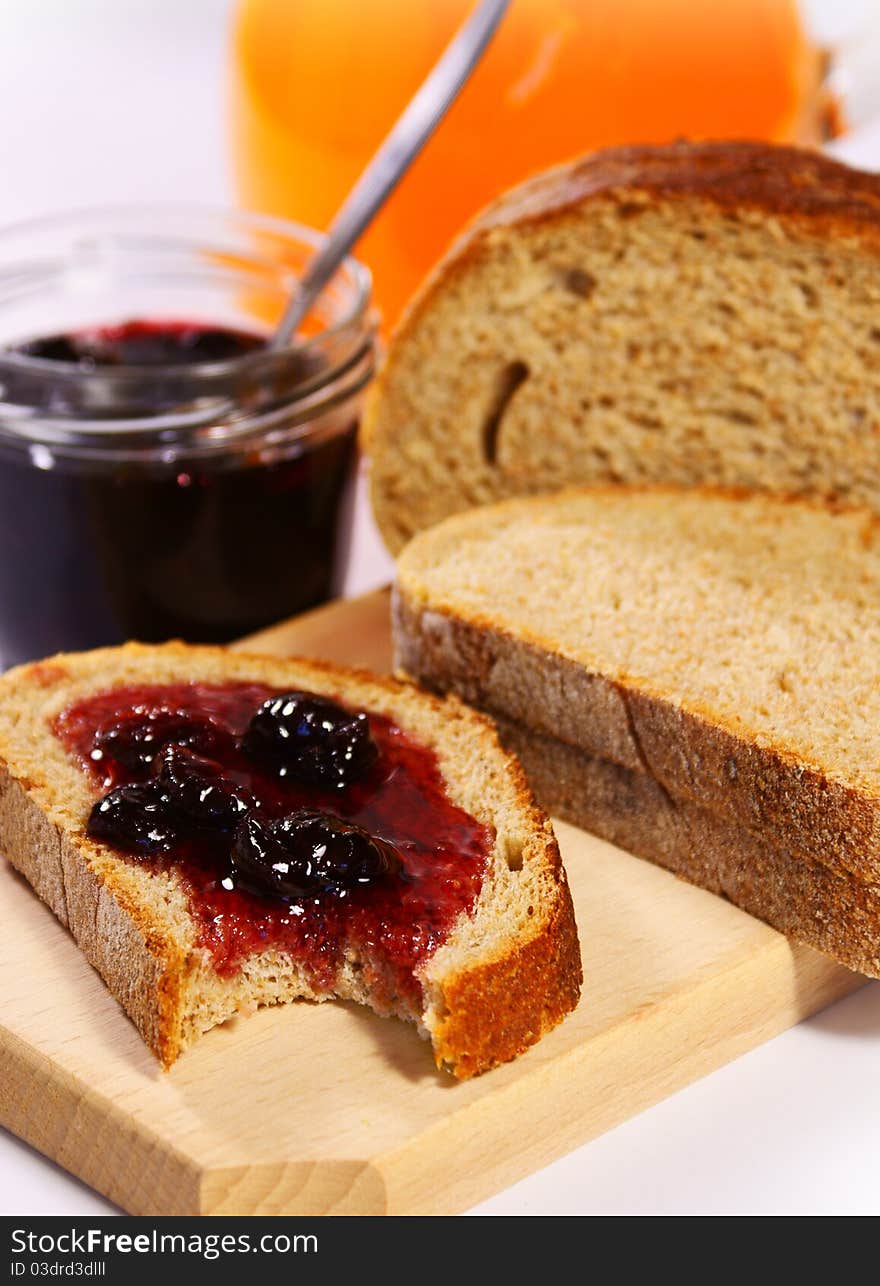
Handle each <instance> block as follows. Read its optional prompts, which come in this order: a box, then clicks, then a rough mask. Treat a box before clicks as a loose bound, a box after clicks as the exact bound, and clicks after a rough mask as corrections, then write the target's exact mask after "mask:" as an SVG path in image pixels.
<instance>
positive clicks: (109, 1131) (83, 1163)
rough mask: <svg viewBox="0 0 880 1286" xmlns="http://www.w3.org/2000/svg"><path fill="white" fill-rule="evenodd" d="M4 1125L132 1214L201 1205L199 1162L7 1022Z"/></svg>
mask: <svg viewBox="0 0 880 1286" xmlns="http://www.w3.org/2000/svg"><path fill="white" fill-rule="evenodd" d="M0 1125H2V1126H3V1127H4V1128H5V1129H7V1130H10V1131H11V1132H12V1133H13V1134H15V1135H17V1136H18V1137H19V1138H20V1139H23V1140H24V1142H25V1143H27V1144H29V1145H30V1146H31V1147H33V1148H36V1150H37V1151H38V1152H41V1153H42V1154H43V1155H44V1156H46V1157H48V1158H49V1159H50V1160H51V1161H54V1162H55V1164H56V1165H59V1166H61V1167H62V1168H63V1169H65V1170H68V1171H69V1172H70V1173H71V1174H73V1175H75V1176H76V1177H77V1178H78V1179H80V1180H82V1182H83V1183H87V1184H88V1185H89V1186H90V1187H92V1188H94V1189H95V1190H96V1191H97V1192H100V1193H101V1194H102V1195H103V1196H105V1197H106V1198H107V1199H108V1200H109V1201H112V1202H114V1203H115V1204H116V1205H118V1206H121V1207H122V1208H123V1209H124V1210H126V1211H128V1213H129V1214H133V1215H153V1216H161V1215H165V1214H169V1213H174V1214H179V1215H189V1214H192V1215H195V1214H198V1213H199V1212H200V1200H199V1192H200V1186H201V1173H200V1167H199V1165H198V1163H197V1162H196V1161H194V1160H192V1159H191V1158H190V1157H188V1156H186V1155H185V1154H184V1153H182V1152H180V1151H179V1150H177V1149H174V1148H171V1147H169V1146H168V1142H167V1140H166V1139H162V1138H160V1137H159V1136H157V1135H156V1134H155V1133H154V1132H153V1131H151V1130H150V1129H149V1128H148V1127H146V1126H145V1125H143V1123H141V1122H139V1121H137V1120H136V1119H133V1118H132V1117H131V1116H129V1115H128V1114H126V1113H124V1112H122V1111H120V1110H119V1109H118V1108H117V1107H115V1106H114V1104H113V1103H112V1102H111V1101H110V1100H108V1099H106V1098H102V1097H101V1096H100V1095H99V1094H98V1093H97V1092H96V1091H95V1090H93V1089H92V1088H91V1087H90V1086H89V1085H88V1083H87V1082H85V1081H84V1080H82V1079H80V1078H79V1077H77V1076H74V1075H73V1074H72V1073H70V1072H66V1071H64V1070H63V1069H62V1068H61V1067H59V1065H58V1064H55V1063H52V1062H51V1060H50V1059H49V1058H47V1057H46V1056H45V1055H44V1054H41V1053H40V1052H39V1051H38V1050H37V1049H36V1048H34V1047H33V1046H31V1045H28V1044H27V1043H26V1042H25V1041H23V1040H22V1039H21V1037H19V1036H17V1035H16V1034H15V1033H14V1032H11V1031H10V1030H9V1029H8V1028H6V1027H3V1026H0ZM135 1158H136V1159H137V1164H133V1160H134V1159H135ZM172 1206H173V1209H172Z"/></svg>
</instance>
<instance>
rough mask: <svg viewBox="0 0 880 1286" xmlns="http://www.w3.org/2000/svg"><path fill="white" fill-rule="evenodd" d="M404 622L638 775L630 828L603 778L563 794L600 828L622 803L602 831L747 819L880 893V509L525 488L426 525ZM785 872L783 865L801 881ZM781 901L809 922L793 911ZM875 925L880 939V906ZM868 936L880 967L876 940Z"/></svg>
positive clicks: (421, 665) (554, 725) (529, 719)
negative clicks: (595, 793) (526, 494)
mask: <svg viewBox="0 0 880 1286" xmlns="http://www.w3.org/2000/svg"><path fill="white" fill-rule="evenodd" d="M394 622H395V652H396V661H397V664H398V666H399V667H400V668H401V669H402V670H403V671H405V672H406V673H407V674H409V675H411V676H413V677H415V678H417V679H418V680H419V681H420V682H422V683H424V684H426V685H428V686H430V687H432V688H434V689H435V690H437V691H443V692H455V693H457V694H458V695H460V696H461V697H463V698H464V699H465V700H467V701H469V702H472V703H473V704H475V705H477V706H479V707H481V708H482V709H485V710H487V711H488V712H489V713H491V714H492V715H493V716H495V717H500V719H501V720H502V721H503V724H504V726H505V727H509V726H512V727H514V728H518V729H519V730H520V733H519V736H518V737H517V745H518V746H520V748H522V747H523V745H524V739H527V738H528V737H529V736H535V737H536V738H537V742H536V744H537V745H541V746H543V745H544V742H543V741H542V740H541V739H542V738H544V739H548V740H547V744H548V745H549V746H550V747H553V746H558V747H559V749H558V752H556V753H557V754H558V755H563V754H564V755H565V756H567V755H568V754H569V752H570V753H571V754H572V755H574V756H575V759H574V761H571V760H569V759H568V758H565V763H567V764H568V763H570V762H576V763H581V762H582V761H581V760H580V759H578V758H577V757H578V756H583V757H584V759H583V762H584V763H586V762H588V761H589V762H595V763H598V764H599V765H600V766H602V771H603V772H605V771H606V769H607V772H608V773H611V774H612V780H613V782H615V783H617V782H620V781H625V782H632V783H634V786H636V787H638V790H637V791H636V798H637V802H636V803H635V804H633V805H632V806H630V804H624V805H623V817H622V818H620V819H619V823H620V826H622V827H623V830H622V831H621V830H620V829H615V826H616V825H617V823H615V822H614V820H613V815H614V808H613V807H612V806H611V804H610V803H608V805H607V806H606V807H602V808H597V807H596V806H595V801H594V800H593V798H592V794H591V790H590V789H589V788H588V787H587V786H585V787H584V791H583V797H579V796H578V794H577V792H576V791H575V792H574V794H572V793H571V791H569V793H568V795H566V796H565V797H564V799H563V802H565V800H567V801H568V802H565V806H564V808H563V815H564V816H566V817H568V818H574V819H575V820H577V821H579V822H581V823H583V822H585V821H587V822H588V823H589V824H594V825H595V824H596V822H595V818H596V817H598V818H600V819H602V818H604V820H602V821H601V826H600V827H599V829H600V833H602V834H606V835H611V836H612V837H613V838H616V839H617V840H618V841H623V842H627V836H628V834H629V832H628V831H627V825H628V822H629V820H630V819H631V817H632V816H633V815H637V816H638V827H639V830H638V832H637V833H638V837H639V846H638V848H637V850H636V851H638V852H640V853H642V854H646V853H647V855H649V856H653V853H649V852H647V850H648V849H649V848H650V847H651V841H650V838H648V839H646V837H651V836H654V835H656V837H657V852H658V854H661V853H662V852H663V851H665V850H664V848H663V845H661V843H660V836H661V834H662V832H663V831H664V828H665V827H666V826H667V822H668V818H667V816H666V815H667V813H668V809H667V808H666V802H667V801H672V804H673V805H674V807H673V809H672V814H673V815H674V816H675V817H676V818H679V817H682V816H683V817H685V818H687V817H689V816H690V815H691V813H692V812H693V813H694V814H695V815H696V816H697V817H702V816H703V815H706V816H711V817H712V818H714V819H715V821H714V823H713V824H714V825H716V827H720V828H721V829H722V830H723V831H724V835H725V836H730V835H732V834H733V835H735V834H738V833H742V834H745V833H748V834H749V835H751V836H752V837H753V838H752V840H751V851H752V852H753V853H756V852H760V851H766V852H767V853H768V854H769V853H779V854H782V853H784V854H787V855H788V856H787V858H786V861H788V862H791V861H794V860H795V859H803V860H804V862H805V863H808V864H811V865H812V867H813V868H816V869H818V868H823V869H824V870H826V871H829V872H832V873H833V874H834V875H835V876H838V877H840V879H841V880H842V881H844V882H846V881H849V882H850V883H851V882H852V880H853V879H855V880H856V881H863V882H866V885H867V884H871V886H872V888H871V890H867V888H866V890H864V891H863V892H864V896H865V898H867V901H868V904H871V905H872V904H873V896H874V894H873V889H874V888H880V686H878V682H877V674H878V669H880V520H878V518H877V517H876V516H874V515H873V514H871V513H869V512H867V511H843V510H841V511H836V510H834V509H831V508H829V507H828V506H825V505H821V504H818V503H810V502H806V501H797V500H784V499H781V498H779V497H772V496H760V495H755V496H749V495H737V494H724V493H716V492H712V491H708V490H699V489H697V490H674V489H669V488H651V489H646V490H633V489H627V488H608V489H604V490H601V489H593V490H584V491H572V492H569V493H565V494H561V495H558V496H549V497H545V498H533V499H526V500H513V501H507V502H505V503H503V504H499V505H495V506H491V507H489V508H486V509H482V510H473V511H471V512H469V513H466V514H460V515H458V516H456V517H453V518H449V519H447V520H446V521H445V522H443V523H441V524H440V525H439V526H437V527H435V528H433V529H432V530H430V531H426V532H423V533H422V534H421V535H419V536H417V537H416V538H415V539H414V540H413V541H412V543H411V544H410V545H409V546H408V548H407V549H406V550H405V551H404V553H403V554H402V556H401V557H400V559H399V562H398V574H397V585H396V590H395V606H394ZM527 759H528V760H529V762H531V763H532V764H533V771H534V764H535V763H538V765H539V771H538V773H537V777H536V780H535V782H534V784H535V785H536V787H537V789H538V791H539V798H541V799H542V802H543V803H544V804H545V806H547V807H550V808H559V807H560V806H561V805H560V799H561V798H562V797H560V795H559V792H558V790H557V789H555V787H553V783H554V782H555V783H556V785H557V786H559V789H560V790H561V789H562V787H561V781H562V776H563V775H562V773H561V771H557V768H554V767H553V764H554V763H556V758H555V757H554V755H550V754H549V753H548V754H547V755H546V756H545V755H544V754H543V751H541V750H535V751H533V752H532V753H530V754H529V755H527ZM616 769H619V770H620V773H621V774H622V775H616ZM627 774H630V775H631V776H627ZM568 775H569V776H571V774H570V773H569V774H568ZM585 780H587V779H586V778H585ZM548 786H549V787H550V788H549V789H548ZM624 795H626V798H630V795H629V794H627V792H623V791H622V792H621V797H623V796H624ZM676 825H678V822H676ZM680 833H681V832H680V831H679V832H676V835H677V836H679V835H680ZM713 843H715V841H714V840H713ZM725 844H726V851H733V848H734V847H735V845H731V844H730V843H728V842H727V840H726V839H725ZM667 847H668V846H667ZM718 847H719V851H720V847H721V844H720V841H719V842H718ZM674 848H675V852H676V853H677V854H679V856H677V857H676V858H675V860H674V861H672V860H670V862H669V864H671V865H674V866H676V869H680V868H681V869H683V870H684V873H686V874H688V876H689V878H693V879H696V880H697V881H698V882H701V883H705V884H706V885H707V886H708V887H715V888H717V887H719V881H720V880H721V876H720V874H719V868H718V867H717V865H716V863H715V859H714V858H713V856H712V852H713V848H712V845H711V844H710V845H708V846H707V847H706V850H705V853H704V859H705V861H704V865H703V867H702V868H699V870H698V869H697V868H696V867H695V866H694V863H693V861H692V860H691V857H688V858H687V861H685V859H684V858H683V857H680V853H681V851H682V842H681V841H680V839H679V838H676V839H675V844H674ZM743 860H745V859H743ZM768 860H769V859H768ZM780 860H781V859H780ZM676 864H677V865H676ZM782 869H783V868H782V867H778V868H776V869H775V874H768V875H767V879H768V880H773V879H775V880H776V881H777V884H778V885H779V884H781V882H784V881H783V874H781V873H780V872H782ZM805 869H807V868H806V867H805ZM701 872H702V873H701ZM755 874H756V879H757V874H758V872H757V871H756V873H755ZM817 878H818V877H817ZM829 878H830V877H829ZM756 887H757V886H756ZM726 891H727V892H728V895H729V896H733V894H732V893H730V891H729V889H726ZM868 892H871V897H870V898H869V897H868ZM760 896H763V895H758V894H756V895H755V896H754V897H752V898H751V901H750V903H749V905H748V907H747V909H749V910H752V911H755V909H756V905H759V904H760ZM792 897H793V898H795V901H797V898H796V894H795V892H794V891H793V886H792ZM734 900H736V898H734ZM741 904H742V903H741ZM758 913H760V912H758ZM812 914H813V913H812V911H811V910H810V911H808V910H807V908H806V907H805V906H804V905H803V904H799V905H796V906H795V907H794V909H793V911H792V916H793V918H794V919H795V920H796V919H797V917H798V916H799V915H800V917H801V919H802V920H803V922H804V923H806V922H807V920H808V919H809V918H810V916H812ZM765 918H767V919H768V920H770V922H771V923H774V924H777V927H780V928H783V929H784V931H788V929H789V926H788V925H787V924H783V923H780V917H779V915H778V914H777V912H776V911H774V910H773V909H772V908H770V907H768V908H767V910H766V914H765ZM876 927H877V933H878V940H880V919H878V921H877V926H876ZM801 936H803V937H804V938H805V940H811V939H810V938H809V935H807V934H806V933H802V934H801ZM843 936H844V935H843V933H842V932H841V933H840V934H838V941H842V940H843ZM814 945H816V943H815V942H814ZM823 949H829V948H828V947H827V946H826V947H825V948H823ZM854 949H855V948H854ZM858 951H859V957H858V958H859V961H860V964H859V967H867V961H868V959H869V953H866V951H865V950H864V948H863V945H862V946H860V947H859V948H858ZM837 954H838V958H841V959H843V960H844V963H852V961H853V956H852V955H850V956H849V957H848V958H847V957H846V955H845V953H844V952H843V951H842V950H839V951H838V952H837ZM871 958H873V957H871Z"/></svg>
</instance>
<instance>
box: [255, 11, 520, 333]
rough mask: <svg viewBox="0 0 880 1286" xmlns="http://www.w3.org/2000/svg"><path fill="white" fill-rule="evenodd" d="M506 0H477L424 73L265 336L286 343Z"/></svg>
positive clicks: (459, 81)
mask: <svg viewBox="0 0 880 1286" xmlns="http://www.w3.org/2000/svg"><path fill="white" fill-rule="evenodd" d="M509 3H510V0H481V3H480V4H479V5H477V7H476V9H475V10H474V12H473V13H472V14H471V16H470V18H468V20H467V22H465V23H464V25H463V26H462V27H460V28H459V30H458V32H457V33H456V34H455V36H454V37H453V39H452V41H451V42H450V44H449V45H447V47H446V49H445V50H444V52H443V54H442V56H441V57H440V59H439V61H438V62H437V63H435V64H434V67H433V68H432V69H431V71H430V72H429V74H428V76H427V79H426V80H424V81H423V82H422V84H421V85H420V86H419V88H418V90H417V91H416V93H415V95H414V96H413V97H412V98H411V99H410V101H409V104H408V106H407V107H406V108H405V109H404V112H403V114H402V115H401V116H400V117H399V118H398V120H397V123H396V124H395V125H394V126H393V127H392V129H391V132H390V134H388V136H387V137H386V139H385V141H384V142H383V143H382V145H381V146H380V148H379V150H378V152H376V153H375V155H374V156H373V158H372V160H371V161H370V162H369V163H368V165H367V168H366V169H365V170H364V171H363V173H362V174H361V176H360V178H359V179H358V180H357V182H356V183H355V185H354V187H353V188H352V190H351V192H350V193H349V195H348V197H347V198H346V200H345V201H344V203H343V205H342V207H341V209H340V210H339V211H338V212H337V214H336V217H335V219H334V220H333V222H332V224H331V225H330V228H329V230H328V233H327V239H326V241H325V243H324V246H323V249H321V250H319V251H318V253H317V254H316V255H315V256H314V257H313V258H312V259H311V260H310V261H309V263H308V264H307V266H306V269H305V272H304V273H303V275H302V277H301V278H300V280H299V282H298V283H297V287H296V290H295V291H294V293H293V295H292V296H291V299H290V302H289V303H288V305H287V308H286V309H285V312H284V316H283V317H282V318H281V321H280V322H279V324H278V328H277V330H276V331H275V334H274V335H273V336H272V338H271V340H270V341H269V344H268V347H269V349H270V351H273V352H277V351H278V350H279V349H282V348H286V347H287V345H288V344H289V343H290V340H291V338H292V337H293V335H294V333H295V332H296V329H297V327H298V326H299V324H300V322H301V321H302V320H303V318H304V317H305V316H306V314H307V313H308V312H309V310H310V309H311V307H312V305H313V304H314V302H315V300H316V299H317V298H318V296H319V295H320V293H321V291H322V290H323V289H324V287H325V286H326V285H327V283H328V282H329V281H330V279H331V277H332V276H333V274H334V273H335V272H336V270H337V268H338V267H339V266H340V264H341V263H342V261H343V259H345V257H346V255H348V254H349V253H350V252H351V249H352V247H353V246H354V245H355V243H356V242H357V241H358V240H359V239H360V237H361V236H362V235H363V233H364V231H365V230H366V228H367V227H368V226H369V224H370V223H371V222H372V221H373V218H374V216H375V215H376V213H377V212H378V211H379V210H380V209H381V207H382V206H383V205H384V204H385V201H386V200H387V199H388V197H389V196H390V195H391V193H392V192H393V191H394V189H395V188H396V187H397V184H398V183H399V182H400V180H401V178H402V177H403V175H404V174H405V173H406V171H407V170H408V169H409V167H410V165H411V164H412V162H413V161H414V160H415V158H416V157H417V156H418V154H419V152H420V151H421V150H422V148H423V147H424V145H425V144H426V143H427V141H428V139H429V138H430V137H431V135H432V134H433V133H434V131H435V129H436V128H437V126H438V125H439V124H440V122H441V120H442V119H443V117H444V116H445V115H446V112H447V111H448V109H449V108H450V107H451V106H452V104H453V102H454V101H455V99H456V98H457V97H458V94H459V92H460V90H461V89H462V87H463V86H464V85H465V83H466V81H467V80H468V77H469V76H470V74H471V72H472V71H473V70H474V68H475V67H476V65H477V63H478V62H479V61H480V59H481V57H482V56H483V53H484V51H485V49H486V47H487V45H488V44H489V41H490V40H491V39H492V36H493V35H494V34H495V30H496V28H497V26H498V24H499V23H500V21H501V19H502V18H503V17H504V13H505V10H506V9H507V6H508V4H509Z"/></svg>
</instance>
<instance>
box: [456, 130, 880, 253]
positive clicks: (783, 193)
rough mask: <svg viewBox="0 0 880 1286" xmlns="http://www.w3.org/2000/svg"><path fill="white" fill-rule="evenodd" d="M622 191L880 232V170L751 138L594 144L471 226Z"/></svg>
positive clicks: (503, 222)
mask: <svg viewBox="0 0 880 1286" xmlns="http://www.w3.org/2000/svg"><path fill="white" fill-rule="evenodd" d="M618 192H633V193H635V192H641V193H644V194H646V195H647V196H650V197H653V198H671V199H675V198H679V197H696V198H698V199H700V200H705V201H708V202H710V203H711V204H712V205H715V206H717V207H718V208H719V209H722V210H742V209H755V210H760V211H762V212H763V213H765V214H769V215H777V216H781V217H783V218H785V217H789V216H794V217H797V218H806V219H810V220H826V219H830V220H833V221H834V223H835V224H836V225H837V226H838V227H839V228H841V230H843V229H844V228H847V227H848V228H849V230H851V231H852V233H853V234H854V235H863V234H865V233H866V232H873V233H875V234H877V235H878V236H880V176H878V175H876V174H871V173H869V172H868V171H866V170H857V169H853V168H852V167H851V166H848V165H844V164H842V163H841V162H839V161H834V160H832V159H831V158H830V157H828V156H825V155H823V154H822V153H820V152H815V151H812V150H808V149H806V148H802V147H785V146H782V145H780V144H776V143H761V142H757V141H752V140H733V141H724V142H716V141H712V140H705V141H700V142H688V141H679V142H675V143H668V144H665V145H651V146H648V145H641V146H627V147H612V148H607V149H605V150H603V151H599V152H594V153H592V154H591V155H589V156H585V157H583V158H581V159H579V160H576V161H574V162H569V163H568V164H564V165H560V166H556V167H554V168H553V169H551V170H547V171H545V172H544V173H543V174H540V175H538V176H536V177H535V178H533V179H529V180H527V181H526V182H525V183H523V184H521V185H520V186H518V187H516V188H513V189H511V191H509V192H507V193H505V194H503V195H502V196H501V197H499V199H498V200H497V201H495V202H494V203H493V204H492V205H490V206H489V207H488V209H487V210H485V211H484V212H483V214H482V215H480V216H479V217H478V218H477V219H476V220H475V222H474V223H473V224H472V225H471V233H472V235H473V234H474V233H478V232H485V231H488V230H490V229H492V228H497V227H507V226H509V225H510V224H513V223H516V224H521V223H523V222H526V221H531V220H535V219H545V218H549V217H552V216H553V215H555V214H558V213H560V212H561V211H563V210H567V209H570V208H572V207H573V206H577V205H580V204H581V203H582V202H583V201H588V200H591V199H594V198H596V197H599V196H603V195H605V194H606V193H618ZM632 214H633V216H637V214H638V210H637V209H636V210H634V211H633V212H632Z"/></svg>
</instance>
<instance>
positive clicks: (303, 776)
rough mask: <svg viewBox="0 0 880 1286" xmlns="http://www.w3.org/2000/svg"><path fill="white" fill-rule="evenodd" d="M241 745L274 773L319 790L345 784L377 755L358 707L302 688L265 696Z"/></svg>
mask: <svg viewBox="0 0 880 1286" xmlns="http://www.w3.org/2000/svg"><path fill="white" fill-rule="evenodd" d="M243 745H244V748H245V750H246V751H247V753H248V754H250V755H253V756H254V757H255V758H257V759H262V760H263V761H264V762H266V763H267V764H270V765H271V766H272V767H273V768H274V769H275V771H276V772H277V773H278V774H279V776H281V777H291V778H293V779H294V780H295V781H301V782H305V783H306V784H308V785H311V786H320V787H323V788H324V789H325V790H332V789H344V787H346V786H350V785H351V783H352V782H355V781H357V780H358V778H360V777H363V776H364V774H365V773H366V772H368V771H369V769H370V768H372V766H373V764H374V763H375V762H376V759H377V757H378V754H379V751H378V748H377V746H376V743H375V741H374V740H373V738H372V736H371V735H370V724H369V721H368V719H367V716H366V715H365V714H364V713H363V712H357V713H352V712H351V711H350V710H345V709H343V707H342V706H340V705H337V704H336V702H335V701H330V700H328V699H327V698H326V697H316V696H313V695H312V694H311V693H308V692H283V693H282V694H281V695H280V696H277V697H271V698H270V699H269V700H268V701H266V702H265V703H264V704H263V705H262V706H261V707H260V709H259V710H258V711H257V713H256V714H255V715H254V717H253V719H252V720H251V722H250V724H249V725H248V729H247V732H246V733H245V735H244V741H243Z"/></svg>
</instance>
